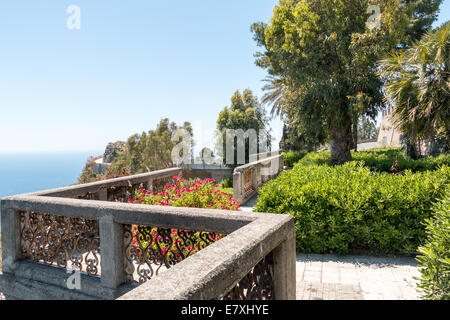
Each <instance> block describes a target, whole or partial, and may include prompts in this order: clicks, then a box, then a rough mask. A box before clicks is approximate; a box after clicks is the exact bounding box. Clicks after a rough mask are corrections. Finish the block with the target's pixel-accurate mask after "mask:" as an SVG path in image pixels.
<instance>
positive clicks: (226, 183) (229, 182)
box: [220, 178, 233, 189]
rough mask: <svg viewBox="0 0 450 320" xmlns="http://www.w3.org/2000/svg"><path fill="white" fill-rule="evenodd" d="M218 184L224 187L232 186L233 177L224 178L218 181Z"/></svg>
mask: <svg viewBox="0 0 450 320" xmlns="http://www.w3.org/2000/svg"><path fill="white" fill-rule="evenodd" d="M220 186H221V187H222V188H224V189H229V188H233V179H232V178H226V179H225V180H223V181H222V182H221V183H220Z"/></svg>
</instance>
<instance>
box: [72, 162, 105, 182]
mask: <svg viewBox="0 0 450 320" xmlns="http://www.w3.org/2000/svg"><path fill="white" fill-rule="evenodd" d="M94 165H95V159H94V158H92V157H91V158H90V159H89V160H88V161H87V162H86V164H85V166H84V168H83V170H82V172H81V174H80V176H79V177H78V183H79V184H82V183H89V182H94V181H99V180H102V175H100V174H96V173H95V172H94V170H93V168H92V167H93V166H94Z"/></svg>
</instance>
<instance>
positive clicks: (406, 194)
mask: <svg viewBox="0 0 450 320" xmlns="http://www.w3.org/2000/svg"><path fill="white" fill-rule="evenodd" d="M301 162H302V161H300V162H299V163H298V164H297V165H296V166H295V167H294V169H292V170H289V171H285V172H283V173H281V174H280V175H279V176H278V177H277V178H276V179H275V180H272V181H270V182H268V183H267V184H266V185H264V186H263V187H262V188H261V189H260V190H259V199H258V203H257V205H256V208H255V211H258V212H272V213H285V214H290V215H292V216H294V218H295V224H296V231H297V248H298V249H299V250H301V251H303V252H306V253H309V252H314V253H340V254H343V253H347V252H349V251H352V252H359V251H365V252H367V251H369V252H374V253H407V254H409V253H415V252H416V251H417V247H418V246H419V245H421V244H423V243H424V240H425V237H426V234H425V227H424V225H423V222H424V221H425V219H427V218H429V217H430V216H431V207H432V204H433V203H434V202H436V199H439V198H442V197H443V193H444V189H445V185H446V184H448V183H449V181H450V168H449V167H446V166H444V167H442V168H440V169H438V170H436V171H425V172H422V173H412V172H411V171H406V172H405V173H404V175H393V174H388V173H379V172H373V171H371V170H370V169H369V168H367V167H364V166H363V164H362V163H361V162H359V163H357V162H350V163H347V164H345V165H343V166H336V167H331V166H327V165H323V166H319V165H301Z"/></svg>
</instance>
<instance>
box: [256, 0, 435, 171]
mask: <svg viewBox="0 0 450 320" xmlns="http://www.w3.org/2000/svg"><path fill="white" fill-rule="evenodd" d="M440 3H441V0H421V1H409V0H374V1H369V0H353V1H348V0H321V1H317V0H280V1H279V4H278V5H277V6H276V7H275V9H274V14H273V17H272V18H271V20H270V23H269V24H265V23H255V24H253V26H252V30H253V32H254V39H255V41H256V42H257V43H258V45H259V46H261V47H262V48H263V49H264V50H263V52H259V53H257V55H256V57H257V60H256V64H257V65H258V66H260V67H262V68H264V69H267V72H268V78H267V82H268V84H267V85H266V86H265V87H264V89H265V91H266V95H265V96H264V99H263V100H264V102H267V103H270V104H272V105H273V108H274V110H273V114H281V115H282V116H283V117H284V119H283V120H284V121H285V122H286V124H288V126H289V127H290V130H294V131H296V132H298V133H299V135H304V137H303V140H305V141H307V143H311V142H312V143H313V144H317V143H318V142H319V143H320V142H321V140H323V139H324V137H327V138H329V140H330V146H331V152H332V161H333V163H337V164H339V163H343V162H345V161H349V160H351V154H350V135H351V125H352V123H355V121H356V119H357V118H358V117H359V116H366V117H369V118H372V119H374V118H375V117H376V115H377V113H378V111H379V110H380V109H381V108H383V103H384V102H383V92H382V86H383V82H382V80H381V79H380V78H379V77H378V76H377V74H376V72H375V70H376V69H377V60H378V59H379V58H380V57H381V56H382V55H384V54H385V53H386V52H389V51H390V50H393V49H395V48H397V47H398V46H399V45H400V46H401V47H404V46H405V45H407V44H409V43H410V42H411V41H412V40H413V39H416V38H417V37H418V36H419V35H420V33H421V32H423V31H424V30H426V29H427V28H428V27H429V26H430V25H431V23H432V22H433V21H434V20H435V18H436V13H437V11H438V8H439V4H440ZM370 5H377V6H378V7H379V8H380V11H381V13H382V14H381V16H379V18H380V28H370V26H369V25H368V24H367V23H366V22H367V21H368V20H369V17H370V16H371V14H370V13H367V9H368V8H369V6H370Z"/></svg>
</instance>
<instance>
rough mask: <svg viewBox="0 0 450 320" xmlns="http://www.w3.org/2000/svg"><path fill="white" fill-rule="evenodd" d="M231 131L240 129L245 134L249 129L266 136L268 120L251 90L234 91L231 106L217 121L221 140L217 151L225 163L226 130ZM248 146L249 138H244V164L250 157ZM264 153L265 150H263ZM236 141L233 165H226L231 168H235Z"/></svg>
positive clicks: (224, 110) (222, 112)
mask: <svg viewBox="0 0 450 320" xmlns="http://www.w3.org/2000/svg"><path fill="white" fill-rule="evenodd" d="M227 129H233V130H239V129H242V130H243V132H246V131H247V130H249V129H254V130H255V131H256V134H257V135H258V134H267V135H269V131H268V118H267V115H266V111H265V109H264V108H263V107H262V106H261V104H260V103H259V102H258V99H257V97H255V96H254V95H253V93H252V91H251V90H249V89H245V90H244V91H243V92H242V94H241V93H240V92H239V90H238V91H236V92H235V93H234V95H233V97H232V98H231V105H230V106H229V107H225V108H224V109H223V110H222V111H221V112H220V113H219V117H218V119H217V130H218V132H219V134H220V135H221V138H222V141H221V142H222V144H223V146H222V148H219V150H221V149H222V150H223V152H222V153H221V154H219V156H221V157H222V158H223V160H224V163H226V158H227V155H226V141H227V136H226V130H227ZM257 139H258V144H257V146H258V148H259V144H260V142H259V136H257ZM270 140H271V138H270V136H269V138H268V139H267V143H268V144H267V147H270ZM249 150H250V146H249V138H248V137H247V138H245V163H248V162H249V155H250V152H249ZM255 151H256V153H258V152H260V151H259V150H255ZM264 151H265V150H264ZM236 154H237V141H236V143H235V155H234V164H230V163H226V164H227V165H230V166H232V167H234V166H237V160H236V159H237V156H236Z"/></svg>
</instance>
